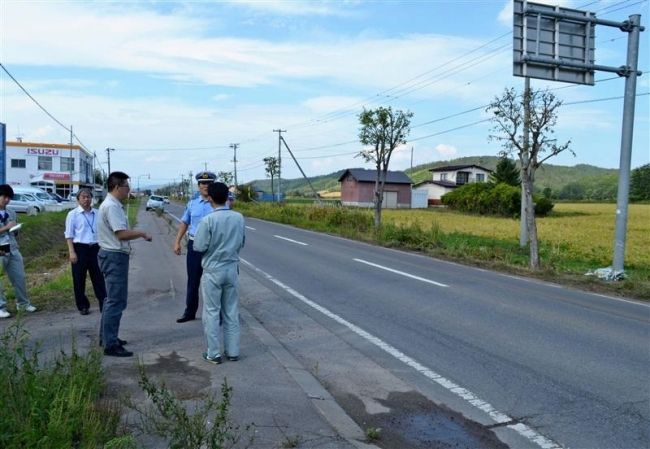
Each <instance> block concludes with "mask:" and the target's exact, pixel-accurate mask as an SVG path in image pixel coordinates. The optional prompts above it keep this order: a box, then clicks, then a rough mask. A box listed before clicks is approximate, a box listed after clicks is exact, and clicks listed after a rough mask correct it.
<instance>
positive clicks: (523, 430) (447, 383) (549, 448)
mask: <svg viewBox="0 0 650 449" xmlns="http://www.w3.org/2000/svg"><path fill="white" fill-rule="evenodd" d="M276 237H277V236H276ZM240 260H241V261H242V262H243V263H244V264H246V265H248V266H249V267H251V269H253V270H255V271H257V272H258V273H260V274H261V275H262V276H264V277H265V278H266V279H268V280H269V281H271V282H273V283H274V284H275V285H277V286H278V287H280V288H282V289H284V290H285V291H286V292H287V293H289V294H290V295H291V296H293V297H294V298H296V299H298V300H299V301H302V302H303V303H304V304H306V305H308V306H310V307H312V308H313V309H315V310H317V311H319V312H320V313H322V314H323V315H325V316H327V317H329V318H331V319H332V320H334V321H336V322H337V323H339V324H341V325H343V326H345V327H347V328H348V329H350V330H351V331H352V332H354V333H355V334H357V335H359V336H360V337H361V338H364V339H365V340H366V341H368V342H370V343H372V344H373V345H375V346H377V347H379V348H380V349H382V350H383V351H385V352H386V353H388V354H390V355H392V356H393V357H395V358H396V359H397V360H399V361H401V362H402V363H404V364H406V365H407V366H409V367H411V368H413V369H414V370H416V371H417V372H419V373H420V374H422V375H423V376H425V377H426V378H428V379H430V380H432V381H434V382H435V383H437V384H438V385H440V386H442V387H443V388H446V389H447V390H449V391H450V392H452V393H453V394H455V395H456V396H458V397H460V398H462V399H464V400H465V401H467V403H469V404H471V405H473V406H474V407H476V408H478V409H479V410H482V411H483V412H485V413H487V415H488V416H489V417H490V418H491V419H492V420H493V421H494V422H496V423H497V424H504V423H507V422H514V421H515V420H514V419H513V418H512V417H510V416H509V415H507V414H505V413H502V412H500V411H498V410H496V409H495V408H494V407H493V406H492V405H491V404H490V403H489V402H486V401H484V400H482V399H480V398H479V397H478V396H476V395H475V394H474V393H472V392H471V391H469V390H467V389H465V388H463V387H461V386H459V385H457V384H456V383H454V382H453V381H451V380H449V379H447V378H445V377H442V376H441V375H440V374H438V373H436V372H435V371H433V370H431V369H429V368H428V367H426V366H424V365H422V364H421V363H420V362H418V361H417V360H415V359H413V358H411V357H409V356H407V355H406V354H404V353H403V352H402V351H400V350H399V349H397V348H395V347H393V346H391V345H389V344H388V343H386V342H385V341H383V340H382V339H380V338H378V337H375V336H374V335H372V334H371V333H369V332H366V331H365V330H363V329H362V328H360V327H359V326H357V325H355V324H352V323H350V322H349V321H347V320H346V319H344V318H342V317H340V316H338V315H337V314H335V313H334V312H331V311H330V310H329V309H326V308H325V307H323V306H321V305H320V304H317V303H315V302H314V301H312V300H310V299H308V298H307V297H305V296H303V295H301V294H300V293H298V292H297V291H295V290H294V289H292V288H291V287H289V286H288V285H285V284H283V283H282V282H280V281H279V280H277V279H275V278H274V277H273V276H271V275H270V274H268V273H266V272H265V271H262V270H261V269H259V268H257V267H256V266H255V265H253V264H252V263H250V262H248V261H246V260H244V259H240ZM355 260H356V259H355ZM506 427H507V428H509V429H512V430H514V431H515V432H517V433H518V434H519V435H521V436H523V437H524V438H526V439H527V440H529V441H531V442H533V443H535V444H537V445H538V446H539V447H541V448H542V449H562V446H561V445H559V444H558V443H556V442H555V441H553V440H551V439H549V438H547V437H545V436H544V435H542V434H540V433H537V432H536V431H535V430H533V429H531V428H530V427H528V426H527V425H525V424H522V423H517V424H510V425H507V426H506Z"/></svg>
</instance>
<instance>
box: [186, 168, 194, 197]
mask: <svg viewBox="0 0 650 449" xmlns="http://www.w3.org/2000/svg"><path fill="white" fill-rule="evenodd" d="M187 190H189V197H188V198H189V199H192V194H193V193H194V192H193V188H192V170H190V174H189V176H188V178H187Z"/></svg>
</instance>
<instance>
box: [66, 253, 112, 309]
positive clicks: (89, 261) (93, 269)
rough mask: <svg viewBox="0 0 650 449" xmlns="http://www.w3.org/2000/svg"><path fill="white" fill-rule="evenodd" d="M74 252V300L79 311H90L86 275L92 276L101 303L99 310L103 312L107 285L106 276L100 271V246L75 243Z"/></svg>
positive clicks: (96, 294)
mask: <svg viewBox="0 0 650 449" xmlns="http://www.w3.org/2000/svg"><path fill="white" fill-rule="evenodd" d="M73 245H74V251H75V253H77V263H73V264H70V265H71V266H72V284H73V286H74V300H75V302H76V303H77V309H79V310H83V309H89V308H90V301H88V296H86V273H88V274H90V281H91V282H92V284H93V291H94V292H95V297H96V298H97V301H98V302H99V310H100V311H101V310H102V307H103V305H104V298H106V285H105V284H104V276H102V272H101V271H100V269H99V262H97V253H98V252H99V245H85V244H83V243H74V244H73Z"/></svg>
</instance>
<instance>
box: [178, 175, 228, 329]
mask: <svg viewBox="0 0 650 449" xmlns="http://www.w3.org/2000/svg"><path fill="white" fill-rule="evenodd" d="M216 179H217V176H216V175H215V174H214V173H212V172H209V171H202V172H200V173H198V174H197V175H196V180H197V182H198V184H199V195H198V196H197V197H196V198H193V199H191V200H190V201H189V202H188V203H187V207H186V208H185V213H183V216H182V217H181V224H180V226H179V227H178V232H177V233H176V240H175V241H174V245H173V247H172V249H173V251H174V253H175V254H177V255H180V254H181V241H182V239H183V236H184V235H185V233H186V232H187V234H188V237H189V242H188V244H187V297H186V300H185V311H184V312H183V315H182V316H181V317H180V318H179V319H177V320H176V322H177V323H185V322H187V321H192V320H194V319H196V311H197V310H198V308H199V285H200V284H201V275H202V274H203V269H202V268H201V257H202V254H201V253H199V252H196V251H194V234H195V233H196V229H197V228H198V226H199V222H200V221H201V219H202V218H203V217H205V216H206V215H208V214H209V213H210V212H212V206H211V204H210V200H209V197H208V186H209V185H210V184H212V183H213V182H215V181H216Z"/></svg>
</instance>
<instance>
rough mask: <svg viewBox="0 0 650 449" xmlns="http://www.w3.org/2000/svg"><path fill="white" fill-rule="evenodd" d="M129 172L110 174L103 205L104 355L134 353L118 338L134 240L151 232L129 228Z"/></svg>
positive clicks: (100, 230)
mask: <svg viewBox="0 0 650 449" xmlns="http://www.w3.org/2000/svg"><path fill="white" fill-rule="evenodd" d="M130 189H131V187H130V186H129V175H127V174H126V173H123V172H119V171H116V172H113V173H111V174H110V175H108V195H106V199H104V201H103V202H102V204H101V206H99V216H98V217H97V219H98V220H99V222H98V224H97V241H98V242H99V253H98V255H97V258H98V260H99V268H100V269H101V270H102V274H103V275H104V280H105V281H106V289H107V292H108V295H107V296H106V299H105V300H104V308H103V310H102V324H101V331H100V339H101V343H102V344H103V345H104V355H108V356H113V357H131V356H132V355H133V352H131V351H127V350H126V349H124V345H125V344H126V342H125V341H124V340H121V339H120V338H118V332H119V331H120V321H121V320H122V312H123V311H124V309H126V301H127V297H128V286H129V254H130V252H131V245H130V244H129V241H130V240H135V239H139V238H143V239H145V240H146V241H148V242H150V241H151V236H150V235H149V234H147V233H146V232H142V231H138V230H137V229H129V220H128V218H127V216H126V213H125V212H124V206H122V201H124V200H125V199H127V198H128V197H129V190H130Z"/></svg>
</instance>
